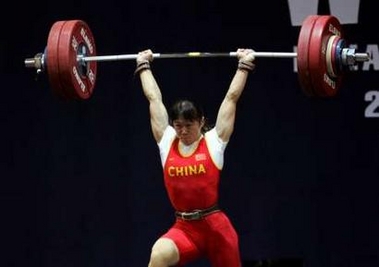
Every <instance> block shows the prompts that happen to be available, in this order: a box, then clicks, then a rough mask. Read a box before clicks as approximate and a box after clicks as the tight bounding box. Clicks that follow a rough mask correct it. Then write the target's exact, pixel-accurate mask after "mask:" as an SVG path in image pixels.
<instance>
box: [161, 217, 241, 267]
mask: <svg viewBox="0 0 379 267" xmlns="http://www.w3.org/2000/svg"><path fill="white" fill-rule="evenodd" d="M162 237H165V238H169V239H171V240H173V241H174V243H175V244H176V246H177V248H178V250H179V263H178V265H177V266H183V265H185V264H186V263H189V262H191V261H194V260H196V259H199V258H207V259H208V260H209V261H210V262H211V264H212V267H224V266H228V267H241V260H240V252H239V244H238V236H237V233H236V231H235V229H234V227H233V225H232V224H231V222H230V220H229V218H228V217H227V216H226V215H225V213H224V212H222V211H219V212H215V213H212V214H210V215H208V216H206V217H205V218H203V219H201V220H193V221H184V220H182V219H178V218H177V219H176V222H175V224H174V225H173V226H172V227H171V228H170V229H169V230H168V231H167V232H166V233H165V234H164V235H163V236H162Z"/></svg>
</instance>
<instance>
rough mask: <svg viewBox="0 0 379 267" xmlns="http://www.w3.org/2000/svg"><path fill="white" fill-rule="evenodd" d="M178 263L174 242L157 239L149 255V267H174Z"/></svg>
mask: <svg viewBox="0 0 379 267" xmlns="http://www.w3.org/2000/svg"><path fill="white" fill-rule="evenodd" d="M178 261H179V251H178V248H177V247H176V245H175V243H174V241H172V240H171V239H168V238H164V237H162V238H159V239H158V240H157V241H156V242H155V243H154V245H153V247H152V249H151V254H150V261H149V265H148V266H149V267H169V266H174V265H176V264H177V263H178Z"/></svg>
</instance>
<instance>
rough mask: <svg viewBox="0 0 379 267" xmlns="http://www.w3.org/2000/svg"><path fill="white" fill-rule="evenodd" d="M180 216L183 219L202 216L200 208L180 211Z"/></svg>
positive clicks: (197, 218)
mask: <svg viewBox="0 0 379 267" xmlns="http://www.w3.org/2000/svg"><path fill="white" fill-rule="evenodd" d="M180 217H181V218H182V219H183V220H200V219H201V218H202V215H201V212H200V210H195V211H193V212H182V213H181V214H180Z"/></svg>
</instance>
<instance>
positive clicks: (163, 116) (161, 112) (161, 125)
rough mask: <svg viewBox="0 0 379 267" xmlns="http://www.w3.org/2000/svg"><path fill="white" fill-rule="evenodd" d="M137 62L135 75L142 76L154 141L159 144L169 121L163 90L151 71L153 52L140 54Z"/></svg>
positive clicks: (146, 51)
mask: <svg viewBox="0 0 379 267" xmlns="http://www.w3.org/2000/svg"><path fill="white" fill-rule="evenodd" d="M136 61H137V68H136V71H135V74H138V75H139V76H140V79H141V85H142V90H143V93H144V95H145V96H146V98H147V100H148V101H149V110H150V123H151V129H152V132H153V135H154V139H155V140H156V142H159V141H160V140H161V138H162V135H163V132H164V130H165V129H166V127H167V126H168V123H169V121H168V114H167V110H166V107H165V106H164V104H163V101H162V93H161V90H160V89H159V86H158V84H157V81H156V80H155V78H154V75H153V73H152V71H151V69H150V62H152V61H153V52H152V51H151V50H150V49H148V50H145V51H142V52H139V53H138V56H137V59H136Z"/></svg>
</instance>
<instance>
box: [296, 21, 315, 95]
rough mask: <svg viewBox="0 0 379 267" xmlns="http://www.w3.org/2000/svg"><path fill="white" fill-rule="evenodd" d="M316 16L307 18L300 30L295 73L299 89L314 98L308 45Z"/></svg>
mask: <svg viewBox="0 0 379 267" xmlns="http://www.w3.org/2000/svg"><path fill="white" fill-rule="evenodd" d="M318 18H319V16H318V15H310V16H308V17H307V18H306V19H305V20H304V22H303V24H302V26H301V29H300V33H299V37H298V41H297V72H298V79H299V82H300V86H301V89H302V90H303V92H304V93H305V94H306V95H307V96H314V95H315V93H314V90H313V86H312V81H311V75H310V71H309V59H308V57H309V55H308V52H309V45H310V41H311V35H312V30H313V26H314V23H315V21H316V20H317V19H318Z"/></svg>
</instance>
